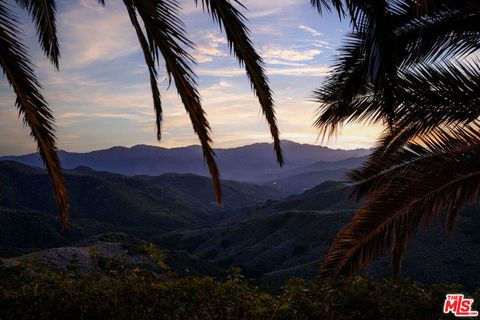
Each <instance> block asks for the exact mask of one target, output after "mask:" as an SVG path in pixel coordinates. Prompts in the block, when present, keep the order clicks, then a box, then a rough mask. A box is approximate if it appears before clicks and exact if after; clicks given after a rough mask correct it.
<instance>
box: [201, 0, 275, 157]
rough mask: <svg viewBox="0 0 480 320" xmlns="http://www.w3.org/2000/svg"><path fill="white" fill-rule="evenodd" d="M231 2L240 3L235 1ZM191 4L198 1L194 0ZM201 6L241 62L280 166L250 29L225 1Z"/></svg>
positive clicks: (271, 105) (267, 89) (261, 67)
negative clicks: (221, 30) (225, 37)
mask: <svg viewBox="0 0 480 320" xmlns="http://www.w3.org/2000/svg"><path fill="white" fill-rule="evenodd" d="M234 2H235V3H237V4H238V5H240V6H243V5H242V4H241V3H240V2H239V1H234ZM195 3H197V4H198V0H195ZM202 6H203V7H204V9H206V10H207V11H208V12H209V13H210V15H211V16H212V18H213V20H214V21H216V22H218V24H219V25H220V28H222V27H223V29H224V30H225V34H226V36H227V40H228V45H229V46H230V50H231V51H232V52H233V53H234V54H235V56H236V58H237V60H238V61H239V63H240V64H241V65H242V64H243V65H245V69H246V72H247V76H248V78H249V79H250V82H251V84H252V89H253V90H254V93H255V94H256V95H257V97H258V100H259V102H260V106H261V107H262V111H263V114H264V115H265V118H266V120H267V122H268V124H269V126H270V133H271V135H272V138H273V141H274V150H275V154H276V156H277V161H278V163H279V164H280V166H283V163H284V161H283V156H282V150H281V147H280V133H279V130H278V126H277V120H276V117H275V110H274V102H273V95H272V92H271V90H270V87H269V83H268V78H267V76H266V74H265V70H264V63H263V60H262V58H261V57H260V56H259V55H258V53H257V52H256V51H255V48H254V47H253V44H252V41H251V40H250V31H249V30H248V28H247V26H246V25H245V20H246V19H245V17H244V16H243V14H242V13H241V12H240V11H239V10H238V9H237V8H235V6H234V5H233V4H232V3H231V2H230V1H229V0H202Z"/></svg>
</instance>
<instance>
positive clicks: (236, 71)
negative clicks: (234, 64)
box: [196, 66, 331, 78]
mask: <svg viewBox="0 0 480 320" xmlns="http://www.w3.org/2000/svg"><path fill="white" fill-rule="evenodd" d="M196 71H197V74H198V75H200V76H210V77H227V78H229V77H239V76H244V75H245V70H243V69H241V68H197V69H196ZM330 72H331V68H330V67H328V66H292V67H288V68H283V67H268V68H267V75H279V76H304V77H321V76H325V75H327V74H328V73H330Z"/></svg>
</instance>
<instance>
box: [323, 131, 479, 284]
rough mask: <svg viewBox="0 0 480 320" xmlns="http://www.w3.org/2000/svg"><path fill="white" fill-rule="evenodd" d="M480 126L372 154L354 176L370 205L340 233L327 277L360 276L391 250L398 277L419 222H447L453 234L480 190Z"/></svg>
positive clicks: (325, 271) (327, 264)
mask: <svg viewBox="0 0 480 320" xmlns="http://www.w3.org/2000/svg"><path fill="white" fill-rule="evenodd" d="M479 156H480V133H479V132H478V127H467V128H465V129H461V128H457V129H456V130H450V131H445V130H442V129H437V130H435V131H432V132H430V134H429V135H427V136H423V137H422V140H421V143H409V144H408V145H407V146H406V147H404V148H401V149H399V150H398V151H397V152H394V153H389V154H388V156H385V157H380V156H378V155H377V156H375V155H374V156H372V157H371V158H370V160H369V161H368V162H367V163H366V164H365V165H364V166H363V167H362V168H361V169H358V170H356V171H355V172H354V173H352V174H351V179H352V180H353V181H354V182H356V183H357V185H356V186H355V192H357V193H359V194H360V196H366V201H365V204H364V205H363V207H362V208H361V209H360V211H359V212H358V213H356V214H355V216H354V217H353V219H352V220H351V222H350V223H349V224H348V225H347V226H345V227H344V228H343V229H342V230H341V231H340V232H339V233H338V235H337V237H336V239H335V241H334V244H333V245H332V247H331V249H330V250H329V253H328V254H327V257H326V258H325V260H324V261H323V263H322V265H321V273H322V274H324V275H327V274H346V275H350V274H354V273H356V272H358V271H359V270H360V269H361V268H362V267H365V266H367V265H368V264H370V263H371V262H372V261H373V260H374V259H375V258H376V257H377V256H379V255H380V254H382V253H384V252H385V250H386V249H389V251H390V253H391V254H392V255H393V260H394V270H395V272H396V273H398V271H399V269H400V263H401V260H402V257H403V254H404V251H405V249H406V247H407V245H408V243H409V241H410V240H411V239H412V237H413V236H414V234H415V231H416V229H417V227H418V225H419V224H421V223H422V222H423V223H424V224H428V223H429V222H430V221H431V220H432V219H433V218H435V217H440V218H443V219H444V220H445V222H446V224H447V228H448V230H449V231H450V230H451V229H452V228H453V225H454V222H455V219H456V217H457V216H458V214H459V213H460V212H461V210H462V209H463V208H464V207H465V205H466V204H468V203H471V202H472V201H474V200H477V199H478V195H479V191H480V170H479V169H478V163H477V162H478V161H477V159H478V157H479Z"/></svg>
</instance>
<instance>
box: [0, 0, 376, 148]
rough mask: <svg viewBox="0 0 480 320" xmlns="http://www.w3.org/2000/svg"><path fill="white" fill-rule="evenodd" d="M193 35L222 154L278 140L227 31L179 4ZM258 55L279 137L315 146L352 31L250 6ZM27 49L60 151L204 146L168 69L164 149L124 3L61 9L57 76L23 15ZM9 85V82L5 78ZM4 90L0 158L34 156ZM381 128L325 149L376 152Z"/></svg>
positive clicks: (347, 134) (306, 12)
mask: <svg viewBox="0 0 480 320" xmlns="http://www.w3.org/2000/svg"><path fill="white" fill-rule="evenodd" d="M180 4H181V6H182V8H183V9H184V10H183V11H182V17H183V20H184V21H185V23H186V31H187V33H188V35H189V37H190V38H191V39H192V40H193V42H194V43H195V44H196V51H191V53H192V54H193V56H194V57H195V58H196V60H197V62H198V63H197V65H196V66H194V70H195V71H196V73H197V76H198V85H199V92H200V94H201V97H202V101H203V106H204V108H205V111H206V112H207V118H208V120H209V122H210V125H211V127H212V138H213V140H214V147H216V148H231V147H237V146H241V145H248V144H253V143H259V142H263V141H266V142H270V141H271V140H270V133H269V129H268V127H267V126H266V125H265V121H264V119H263V117H262V115H261V111H260V106H259V104H258V101H257V99H256V98H255V97H254V95H253V93H252V92H251V89H250V85H249V81H248V79H247V77H246V76H245V71H244V70H243V69H242V68H241V67H238V64H237V62H236V60H235V58H234V57H233V56H231V55H230V54H229V49H228V45H227V43H226V39H225V35H224V33H221V32H220V31H219V30H218V26H217V25H216V24H215V23H213V22H212V21H211V18H210V17H208V15H207V14H205V13H203V12H202V9H201V6H200V7H199V8H196V7H195V6H194V4H193V1H191V0H182V1H180ZM246 6H247V8H248V11H245V10H243V11H242V12H243V13H244V14H245V16H246V17H247V18H248V23H247V25H248V27H249V28H250V30H251V34H252V39H253V43H254V46H255V48H256V49H257V51H258V52H259V54H260V55H261V56H262V57H263V58H264V60H265V67H266V71H267V75H268V77H269V80H270V84H271V88H272V90H273V92H274V98H275V105H276V113H277V119H278V123H279V128H280V133H281V138H282V139H285V140H293V141H296V142H298V143H307V144H316V142H317V139H318V135H319V132H318V130H317V129H316V128H314V127H313V126H312V123H313V121H314V117H315V112H316V109H317V104H316V103H314V102H312V101H310V100H311V95H312V92H313V90H314V89H317V88H319V87H320V86H321V84H322V82H323V80H324V78H325V76H326V75H327V74H328V73H329V72H330V70H331V67H330V66H331V65H332V62H333V60H334V57H335V52H336V50H337V48H338V47H339V46H340V45H341V43H342V39H343V36H344V35H345V33H346V32H347V30H349V26H348V23H347V22H346V21H343V22H340V21H339V19H338V17H337V16H336V15H334V14H331V15H329V14H326V15H324V16H320V15H319V14H318V13H317V12H316V10H314V9H312V8H311V5H310V3H309V1H305V0H288V1H283V2H282V3H281V4H278V3H277V2H274V1H271V0H257V1H247V2H246ZM15 13H16V14H17V15H18V18H19V20H20V21H21V22H22V23H23V26H24V29H23V32H24V34H25V36H24V39H25V43H26V44H27V45H28V49H29V54H30V55H31V57H32V60H33V62H34V63H35V65H36V66H37V68H36V69H35V71H36V73H37V75H38V77H39V79H40V81H41V82H42V84H43V85H44V89H43V93H44V95H45V97H46V99H47V100H48V101H49V103H50V108H51V109H52V110H53V112H54V114H55V117H56V127H57V138H58V148H59V149H64V150H71V151H72V152H85V151H87V150H97V149H104V148H107V147H108V146H112V145H127V146H128V145H137V144H147V145H159V146H162V147H167V148H172V147H181V146H188V145H192V144H196V143H197V137H196V136H195V134H194V132H193V130H192V127H191V124H190V122H189V119H188V116H187V115H186V113H185V111H184V108H183V105H182V103H181V101H180V99H179V98H178V96H177V94H176V93H175V90H174V86H173V85H172V88H170V90H168V91H167V90H166V89H167V87H168V81H167V80H166V79H165V80H164V81H162V80H163V78H162V77H164V72H163V69H162V68H163V67H161V68H160V78H159V89H160V92H161V98H162V103H163V106H164V118H165V119H164V123H163V125H162V127H163V134H162V141H161V142H159V143H158V142H157V141H156V135H155V116H154V111H153V102H152V97H151V93H150V88H149V79H148V71H147V67H146V66H145V63H144V58H143V55H142V52H141V49H140V47H139V44H138V41H137V39H136V36H135V32H134V30H133V28H132V27H131V24H130V22H129V20H128V16H127V13H126V10H125V8H124V7H123V6H122V4H121V3H117V2H113V1H112V2H107V4H106V7H105V8H102V7H101V6H99V5H96V4H95V3H90V2H89V1H86V0H77V1H68V2H59V3H58V6H57V26H58V32H59V37H60V46H61V52H62V59H61V60H60V71H59V72H57V71H55V70H54V68H53V67H52V66H51V65H50V64H49V62H48V60H47V59H45V58H44V56H43V53H42V52H41V50H40V48H39V46H38V44H37V41H36V37H35V33H36V32H35V28H34V26H33V24H32V23H31V21H30V19H29V18H28V17H27V16H26V14H25V13H24V12H23V11H20V10H15ZM2 77H4V76H3V75H2ZM3 80H4V81H1V82H0V94H1V98H0V126H2V129H3V133H4V134H3V135H2V137H0V154H11V155H12V154H25V153H31V152H35V151H36V145H35V143H34V141H33V140H32V139H31V137H30V136H29V130H28V129H27V128H25V127H23V125H22V121H21V120H20V119H18V113H17V110H16V108H15V106H14V104H15V98H14V93H13V90H11V88H10V87H9V86H8V84H7V81H5V78H3ZM380 130H381V127H380V126H373V127H369V126H362V125H351V126H346V127H345V128H343V129H342V130H341V131H339V133H338V135H337V136H336V137H331V138H330V139H329V143H327V144H325V145H324V146H326V147H330V148H341V149H355V148H359V147H360V148H361V147H363V148H369V147H372V146H373V145H374V143H375V140H376V138H377V137H378V134H379V132H380Z"/></svg>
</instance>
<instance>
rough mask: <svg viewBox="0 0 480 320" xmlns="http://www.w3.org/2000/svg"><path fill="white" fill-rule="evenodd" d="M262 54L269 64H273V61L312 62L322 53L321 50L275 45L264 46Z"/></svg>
mask: <svg viewBox="0 0 480 320" xmlns="http://www.w3.org/2000/svg"><path fill="white" fill-rule="evenodd" d="M260 52H261V54H262V56H263V57H264V58H265V60H266V61H267V62H268V63H273V62H272V61H288V62H299V61H311V60H313V59H315V57H316V56H318V55H319V54H320V53H322V51H321V50H319V49H306V48H282V47H280V46H278V45H274V44H270V45H267V46H263V47H262V49H261V50H260Z"/></svg>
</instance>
